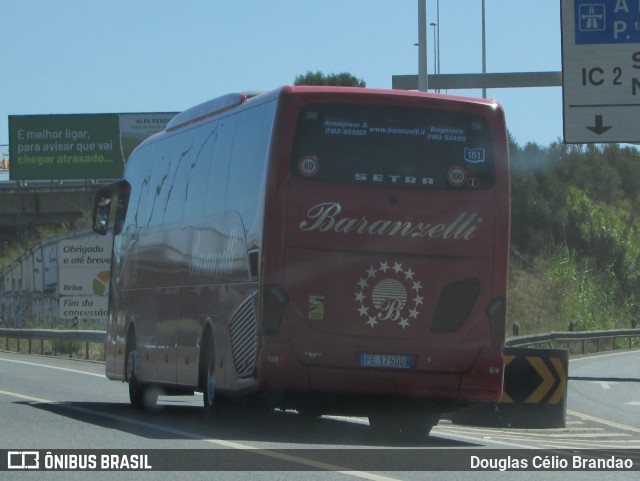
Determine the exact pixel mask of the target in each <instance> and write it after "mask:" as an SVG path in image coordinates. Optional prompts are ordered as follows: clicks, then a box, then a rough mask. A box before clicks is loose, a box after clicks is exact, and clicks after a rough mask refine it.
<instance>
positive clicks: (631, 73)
mask: <svg viewBox="0 0 640 481" xmlns="http://www.w3.org/2000/svg"><path fill="white" fill-rule="evenodd" d="M562 72H563V89H562V90H563V116H564V141H565V142H566V143H608V142H638V141H639V140H640V2H639V1H638V0H562Z"/></svg>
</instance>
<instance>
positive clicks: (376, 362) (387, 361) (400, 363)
mask: <svg viewBox="0 0 640 481" xmlns="http://www.w3.org/2000/svg"><path fill="white" fill-rule="evenodd" d="M360 366H361V367H386V368H392V369H409V368H411V358H410V357H409V356H396V355H390V354H360Z"/></svg>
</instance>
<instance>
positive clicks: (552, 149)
mask: <svg viewBox="0 0 640 481" xmlns="http://www.w3.org/2000/svg"><path fill="white" fill-rule="evenodd" d="M510 151H511V168H512V228H511V232H512V234H511V250H512V255H511V270H510V278H509V296H510V297H509V300H510V305H509V313H508V317H509V323H510V324H509V333H511V332H512V323H513V322H517V323H518V324H519V327H520V334H525V333H534V332H543V331H548V330H563V331H564V330H567V329H568V327H569V324H570V323H573V325H574V327H575V329H576V330H594V329H611V328H623V327H627V328H628V327H630V323H631V320H632V319H634V318H637V316H638V314H639V311H640V310H639V309H638V301H639V300H640V299H639V285H638V281H639V280H640V223H639V220H638V212H639V205H638V196H639V195H640V154H639V153H638V151H637V150H636V149H635V148H632V147H623V146H619V145H615V144H613V145H604V146H594V145H589V146H577V145H564V144H560V143H554V144H551V145H550V146H548V147H540V146H538V145H536V144H527V145H525V146H524V147H521V146H519V145H517V144H516V143H515V142H513V141H512V142H511V146H510Z"/></svg>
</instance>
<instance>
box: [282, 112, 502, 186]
mask: <svg viewBox="0 0 640 481" xmlns="http://www.w3.org/2000/svg"><path fill="white" fill-rule="evenodd" d="M291 170H292V172H293V174H294V175H296V176H298V177H302V178H307V179H310V180H316V181H323V182H338V183H346V184H353V185H368V186H381V187H396V188H410V189H483V188H488V187H491V186H492V185H493V182H494V161H493V149H492V146H491V137H490V132H489V124H488V122H487V121H486V120H485V119H484V118H483V117H481V116H478V115H475V114H470V113H465V112H453V111H445V110H431V109H420V108H406V107H391V106H379V105H333V104H320V105H310V106H307V107H305V108H304V109H303V110H302V111H301V113H300V116H299V118H298V125H297V128H296V134H295V140H294V147H293V152H292V158H291Z"/></svg>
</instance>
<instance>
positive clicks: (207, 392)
mask: <svg viewBox="0 0 640 481" xmlns="http://www.w3.org/2000/svg"><path fill="white" fill-rule="evenodd" d="M203 367H204V380H203V381H204V382H203V386H202V398H203V402H204V416H205V418H206V419H207V420H208V421H213V420H215V418H216V417H217V415H218V411H219V404H220V400H219V399H218V398H217V397H216V358H215V352H214V348H213V338H210V339H209V342H208V344H207V350H206V352H205V357H204V366H203Z"/></svg>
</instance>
